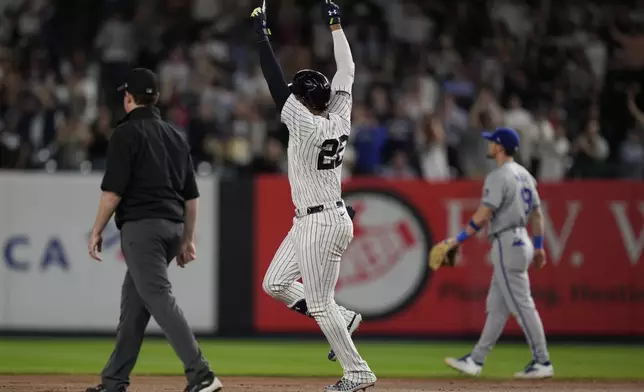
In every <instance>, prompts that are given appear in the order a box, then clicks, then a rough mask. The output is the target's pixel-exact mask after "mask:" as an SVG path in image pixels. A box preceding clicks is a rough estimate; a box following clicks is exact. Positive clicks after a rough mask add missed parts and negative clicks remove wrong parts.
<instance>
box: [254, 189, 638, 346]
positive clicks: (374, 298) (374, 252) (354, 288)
mask: <svg viewBox="0 0 644 392" xmlns="http://www.w3.org/2000/svg"><path fill="white" fill-rule="evenodd" d="M345 191H346V194H345V200H346V201H347V204H349V205H352V206H353V207H354V208H355V209H356V211H357V214H356V218H355V220H354V234H355V237H354V240H353V242H352V243H351V245H350V246H349V249H348V250H347V252H346V253H345V255H344V257H343V260H342V267H341V273H340V279H339V281H338V285H337V287H336V300H337V301H338V303H340V304H342V305H344V306H346V307H347V308H350V309H353V310H356V311H359V312H361V313H362V314H363V316H364V317H365V319H366V320H369V322H366V323H364V324H363V326H362V327H361V334H369V333H372V334H387V335H398V334H399V335H431V334H476V333H479V332H480V330H481V328H482V327H483V322H484V320H485V298H486V295H487V290H488V286H489V282H490V278H491V273H492V267H491V265H490V262H489V251H490V245H489V243H488V241H487V239H486V237H485V234H484V233H481V234H480V235H479V236H478V237H476V238H473V239H471V240H470V241H468V242H467V243H466V244H465V245H464V246H463V247H462V250H461V254H460V256H459V260H458V264H457V266H456V267H454V268H441V269H440V270H438V271H437V272H435V273H430V271H429V270H428V267H427V253H428V249H429V248H430V247H431V245H432V243H433V242H434V241H440V240H442V239H444V238H446V237H448V236H450V235H455V234H457V233H458V232H459V231H460V229H461V228H462V227H463V226H464V225H465V224H466V223H467V221H468V220H469V218H470V216H471V214H472V213H473V212H474V211H475V210H476V208H477V206H478V204H479V200H480V196H481V191H482V184H481V183H479V182H453V183H444V184H430V183H426V182H423V181H385V180H356V181H352V182H349V183H348V184H346V186H345ZM539 191H540V194H541V198H542V200H543V209H544V213H545V220H546V222H545V228H546V233H545V247H546V252H547V255H548V265H547V266H546V267H545V268H543V269H541V270H532V271H531V272H530V279H531V283H532V290H533V296H534V297H535V301H536V303H537V306H538V309H539V312H540V314H541V316H542V318H543V322H544V325H545V328H546V332H547V333H550V334H562V335H568V334H570V335H573V334H574V335H587V336H590V335H644V265H643V257H642V252H643V250H644V230H643V229H644V184H643V183H636V182H600V181H596V182H595V181H592V182H571V183H565V184H543V185H540V187H539ZM255 194H256V195H255V204H256V206H255V207H256V209H255V239H256V246H255V271H254V279H255V287H256V288H257V290H256V293H255V298H254V300H255V309H254V323H255V328H256V329H257V330H258V331H260V332H316V331H318V327H317V325H316V324H315V322H314V321H313V320H310V319H307V318H305V317H302V316H301V315H299V314H297V313H295V312H292V311H290V310H288V309H287V308H286V307H285V306H284V305H283V304H282V303H280V302H278V301H276V300H274V299H272V298H271V297H269V296H268V295H267V294H265V293H264V292H263V291H262V279H263V276H264V273H265V271H266V269H267V268H268V265H269V263H270V262H271V259H272V258H273V255H274V253H275V251H276V250H277V248H278V246H279V245H280V243H281V241H282V239H283V238H284V236H285V235H286V233H287V232H288V230H289V229H290V227H291V224H292V218H293V205H292V203H291V198H290V189H289V185H288V182H287V180H286V179H284V178H276V177H265V178H261V179H258V180H257V182H256V189H255ZM507 328H508V331H509V332H511V333H516V334H518V333H520V329H519V327H518V325H517V324H516V323H515V322H514V321H511V322H510V323H508V327H507Z"/></svg>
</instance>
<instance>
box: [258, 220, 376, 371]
mask: <svg viewBox="0 0 644 392" xmlns="http://www.w3.org/2000/svg"><path fill="white" fill-rule="evenodd" d="M352 239H353V224H352V222H351V219H350V218H349V216H348V214H347V212H346V209H345V208H344V207H342V208H330V209H326V210H324V211H322V212H319V213H317V214H311V215H306V216H303V217H301V218H294V219H293V227H291V230H290V231H289V232H288V234H287V235H286V238H284V240H283V241H282V244H281V245H280V247H279V249H278V250H277V253H275V256H274V257H273V261H272V262H271V264H270V266H269V267H268V271H266V275H265V277H264V284H263V286H264V291H266V293H267V294H269V295H270V296H272V297H273V298H276V299H278V300H280V301H282V302H284V303H285V304H286V305H287V306H289V307H292V306H294V305H295V304H296V303H297V302H298V301H300V300H302V299H306V303H307V305H308V310H309V313H310V314H311V316H312V317H313V318H314V319H315V321H317V323H318V324H319V325H320V329H322V332H323V333H324V336H326V338H327V340H328V341H329V344H330V345H331V348H332V349H333V350H334V351H335V354H336V356H337V358H338V361H339V362H340V364H341V365H342V368H343V369H344V377H345V378H347V379H349V380H351V381H355V382H371V381H375V380H376V377H375V375H374V374H373V372H372V371H371V369H370V368H369V365H367V362H365V360H364V359H362V357H361V356H360V354H359V353H358V350H357V349H356V347H355V345H354V344H353V340H352V339H351V336H350V335H349V332H348V331H347V325H348V324H349V323H350V322H351V320H352V319H353V316H354V315H355V312H352V311H349V310H347V309H345V308H343V307H342V306H340V305H338V304H337V303H336V302H335V299H334V294H335V285H336V283H337V281H338V276H339V274H340V260H341V258H342V254H343V253H344V251H345V250H346V249H347V247H348V246H349V243H351V240H352ZM300 277H301V278H302V283H300V282H298V281H297V280H298V279H299V278H300Z"/></svg>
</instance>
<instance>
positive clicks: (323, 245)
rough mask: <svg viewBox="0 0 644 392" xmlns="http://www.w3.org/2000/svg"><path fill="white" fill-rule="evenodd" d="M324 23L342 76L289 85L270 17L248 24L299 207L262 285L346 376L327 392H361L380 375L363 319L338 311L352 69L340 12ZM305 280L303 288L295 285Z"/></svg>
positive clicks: (303, 75) (259, 14) (313, 75)
mask: <svg viewBox="0 0 644 392" xmlns="http://www.w3.org/2000/svg"><path fill="white" fill-rule="evenodd" d="M325 11H326V12H325V21H326V23H328V24H329V26H330V28H331V31H332V36H333V48H334V53H335V59H336V63H337V73H336V74H335V76H334V78H333V82H332V83H329V81H328V79H327V78H326V77H325V76H324V75H323V74H321V73H319V72H317V71H312V70H302V71H299V72H297V73H296V74H295V76H294V78H293V82H292V83H291V84H290V85H287V84H286V82H285V80H284V76H283V74H282V70H281V68H280V65H279V63H278V62H277V60H276V58H275V55H274V53H273V49H272V47H271V45H270V42H269V40H268V36H269V34H270V31H269V30H268V28H267V26H266V16H265V15H264V12H263V10H262V9H261V8H256V9H255V10H254V11H253V13H252V15H251V18H252V19H253V22H254V25H255V30H256V32H257V34H258V37H259V55H260V65H261V68H262V72H263V74H264V77H265V79H266V81H267V83H268V86H269V89H270V92H271V95H272V97H273V100H274V101H275V104H276V105H277V108H278V109H279V110H280V112H281V120H282V122H283V123H284V124H286V126H287V128H288V131H289V141H288V178H289V183H290V185H291V196H292V199H293V204H294V205H295V218H293V227H292V228H291V230H290V231H289V232H288V234H287V235H286V238H284V241H283V242H282V244H281V245H280V247H279V249H278V250H277V253H276V254H275V257H274V258H273V261H272V262H271V265H270V266H269V268H268V271H267V272H266V276H265V278H264V284H263V287H264V290H265V291H266V292H267V293H268V294H269V295H271V296H272V297H274V298H276V299H278V300H280V301H282V302H284V303H285V304H286V305H287V306H289V307H290V308H291V309H293V310H295V311H297V312H300V313H302V314H305V315H307V316H310V317H312V318H314V319H315V321H317V323H318V324H319V326H320V328H321V329H322V332H323V333H324V335H325V336H326V338H327V340H328V341H329V343H330V345H331V348H332V352H331V353H330V354H329V358H330V359H332V358H334V357H337V359H338V361H339V362H340V364H341V365H342V368H343V369H344V376H343V377H342V378H341V379H340V380H339V381H338V382H337V383H336V384H334V385H329V386H327V387H326V388H325V389H324V390H325V391H362V390H366V389H367V388H369V387H371V386H373V385H374V384H375V382H376V376H375V375H374V373H373V372H372V371H371V369H370V368H369V366H368V365H367V363H366V362H365V361H364V360H363V359H362V357H361V356H360V354H359V353H358V350H357V349H356V347H355V345H354V344H353V341H352V339H351V332H353V330H355V328H357V325H358V324H359V323H360V321H361V317H360V315H358V314H356V313H355V312H351V311H348V310H347V309H344V308H343V307H341V306H339V305H338V304H336V302H335V299H334V293H335V285H336V283H337V280H338V276H339V274H340V260H341V258H342V254H343V253H344V251H345V250H346V249H347V247H348V245H349V243H350V242H351V240H352V238H353V224H352V221H351V218H350V216H349V212H348V210H347V208H346V206H345V204H344V201H343V200H342V189H341V170H342V158H343V154H344V149H345V146H346V144H347V141H348V139H349V133H350V130H351V123H350V119H351V108H352V97H351V88H352V85H353V79H354V73H355V65H354V63H353V58H352V55H351V49H350V47H349V43H348V41H347V38H346V36H345V35H344V32H343V31H342V28H341V26H340V8H339V7H338V6H337V5H336V4H334V3H333V2H330V1H327V2H326V3H325ZM300 278H301V279H302V283H300V282H298V279H300Z"/></svg>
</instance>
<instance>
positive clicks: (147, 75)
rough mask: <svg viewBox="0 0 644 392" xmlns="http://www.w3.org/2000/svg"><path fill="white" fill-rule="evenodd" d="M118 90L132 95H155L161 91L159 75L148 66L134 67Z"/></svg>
mask: <svg viewBox="0 0 644 392" xmlns="http://www.w3.org/2000/svg"><path fill="white" fill-rule="evenodd" d="M117 90H118V91H127V92H128V93H130V94H132V95H155V94H157V93H158V92H159V83H158V81H157V75H156V74H155V73H154V72H152V71H150V70H149V69H147V68H134V69H133V70H132V71H130V74H129V75H128V76H127V78H126V79H125V83H123V84H122V85H121V86H119V88H118V89H117Z"/></svg>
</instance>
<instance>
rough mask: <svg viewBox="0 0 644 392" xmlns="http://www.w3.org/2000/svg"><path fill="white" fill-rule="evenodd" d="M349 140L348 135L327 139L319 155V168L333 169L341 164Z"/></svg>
mask: <svg viewBox="0 0 644 392" xmlns="http://www.w3.org/2000/svg"><path fill="white" fill-rule="evenodd" d="M348 140H349V136H347V135H342V136H340V138H339V139H327V140H325V141H324V142H323V143H322V146H321V149H322V151H320V154H319V155H318V170H332V169H335V168H336V167H338V166H340V165H341V164H342V159H343V158H344V149H345V147H346V146H347V141H348Z"/></svg>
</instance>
